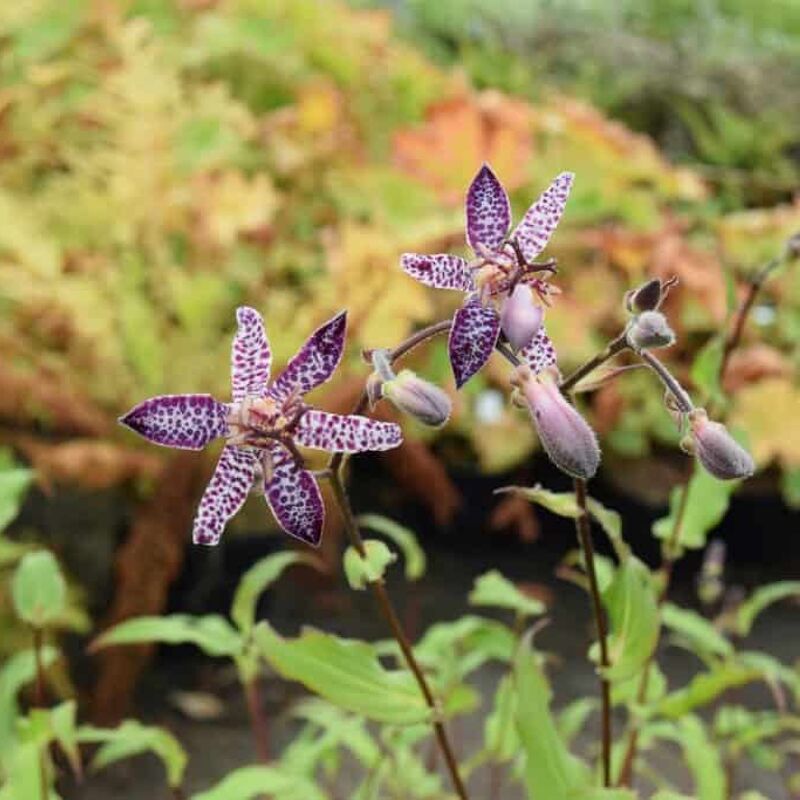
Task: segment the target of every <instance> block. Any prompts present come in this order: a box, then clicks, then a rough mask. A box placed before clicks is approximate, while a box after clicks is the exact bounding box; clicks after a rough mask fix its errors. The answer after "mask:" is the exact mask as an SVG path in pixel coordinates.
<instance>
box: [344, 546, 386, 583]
mask: <svg viewBox="0 0 800 800" xmlns="http://www.w3.org/2000/svg"><path fill="white" fill-rule="evenodd" d="M364 550H365V555H364V556H362V555H361V554H360V553H359V552H358V550H356V549H355V548H354V547H352V546H351V547H348V548H347V550H345V553H344V574H345V575H346V576H347V582H348V583H349V584H350V587H351V588H352V589H365V588H366V587H367V585H368V584H370V583H375V582H376V581H380V580H383V576H384V574H385V573H386V568H387V567H388V566H389V564H393V563H394V562H395V561H396V560H397V556H396V555H395V554H394V553H393V552H392V551H391V550H390V549H389V548H388V547H387V546H386V545H385V544H384V543H383V542H379V541H378V540H377V539H366V540H365V541H364Z"/></svg>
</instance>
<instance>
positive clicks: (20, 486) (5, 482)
mask: <svg viewBox="0 0 800 800" xmlns="http://www.w3.org/2000/svg"><path fill="white" fill-rule="evenodd" d="M32 481H33V471H32V470H30V469H26V468H24V467H18V466H15V465H14V462H13V461H12V459H11V455H10V453H9V451H8V450H5V449H0V532H2V531H4V530H5V529H6V528H7V527H8V524H9V523H10V522H11V521H12V520H13V519H14V517H16V516H17V513H18V512H19V507H20V504H21V503H22V499H23V497H24V496H25V493H26V492H27V491H28V488H29V487H30V485H31V482H32ZM0 547H1V548H2V549H0V566H2V565H3V564H4V563H5V562H6V559H7V558H9V555H8V554H7V550H6V549H7V548H8V550H9V551H11V548H12V547H13V546H12V544H11V543H10V542H6V540H4V539H2V538H0Z"/></svg>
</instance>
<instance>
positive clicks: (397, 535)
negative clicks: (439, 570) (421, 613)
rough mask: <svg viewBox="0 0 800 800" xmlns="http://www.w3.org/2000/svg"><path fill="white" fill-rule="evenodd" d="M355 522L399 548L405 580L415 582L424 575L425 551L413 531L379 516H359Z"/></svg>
mask: <svg viewBox="0 0 800 800" xmlns="http://www.w3.org/2000/svg"><path fill="white" fill-rule="evenodd" d="M356 521H357V522H358V524H359V525H360V526H361V527H362V528H370V529H371V530H373V531H376V532H377V533H382V534H383V535H384V536H386V537H387V538H388V539H391V540H392V542H394V543H395V544H396V545H397V546H398V547H399V548H400V550H401V551H402V552H403V556H404V558H405V562H406V569H405V572H406V579H407V580H409V581H416V580H419V579H420V578H421V577H422V576H423V575H424V574H425V567H426V561H427V560H426V558H425V551H424V550H423V549H422V548H421V547H420V546H419V542H418V541H417V537H416V536H415V535H414V533H413V531H411V530H409V529H408V528H406V527H404V526H403V525H400V524H398V523H397V522H395V521H394V520H391V519H389V518H388V517H382V516H381V515H380V514H361V515H360V516H359V517H358V519H357V520H356Z"/></svg>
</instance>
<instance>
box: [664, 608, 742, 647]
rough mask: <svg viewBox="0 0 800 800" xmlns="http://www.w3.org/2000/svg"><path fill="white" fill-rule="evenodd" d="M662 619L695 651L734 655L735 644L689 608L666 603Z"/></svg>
mask: <svg viewBox="0 0 800 800" xmlns="http://www.w3.org/2000/svg"><path fill="white" fill-rule="evenodd" d="M661 620H662V621H663V623H664V625H665V626H666V627H667V628H669V629H670V630H671V631H672V632H673V633H675V634H677V635H678V636H679V637H680V638H681V639H683V640H684V641H685V642H686V644H687V646H688V647H689V648H690V649H691V650H692V651H693V652H695V653H698V654H699V655H701V657H703V656H708V655H714V656H718V657H719V658H728V657H729V656H732V655H733V652H734V650H733V645H732V644H731V643H730V642H729V641H728V640H727V639H726V638H725V637H724V636H723V635H722V634H721V633H720V632H719V631H718V630H717V629H716V628H715V627H714V626H713V625H712V624H711V623H710V622H709V621H708V620H707V619H705V618H704V617H701V616H700V615H699V614H698V613H697V612H696V611H692V610H691V609H688V608H680V607H679V606H676V605H673V604H672V603H664V605H663V606H662V608H661Z"/></svg>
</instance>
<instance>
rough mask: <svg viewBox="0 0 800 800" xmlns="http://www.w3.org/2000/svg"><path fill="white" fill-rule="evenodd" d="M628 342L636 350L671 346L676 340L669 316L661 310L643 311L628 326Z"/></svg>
mask: <svg viewBox="0 0 800 800" xmlns="http://www.w3.org/2000/svg"><path fill="white" fill-rule="evenodd" d="M627 338H628V344H629V345H630V346H631V347H632V348H633V349H634V350H652V349H655V348H658V347H669V346H670V345H671V344H673V343H674V342H675V334H674V333H673V332H672V328H670V326H669V323H668V322H667V318H666V317H665V316H664V315H663V314H662V313H661V312H660V311H643V312H642V313H641V314H639V315H638V316H637V317H635V318H634V319H633V320H632V321H631V324H630V325H629V326H628V333H627Z"/></svg>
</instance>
